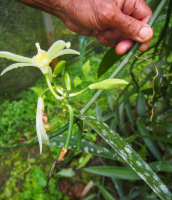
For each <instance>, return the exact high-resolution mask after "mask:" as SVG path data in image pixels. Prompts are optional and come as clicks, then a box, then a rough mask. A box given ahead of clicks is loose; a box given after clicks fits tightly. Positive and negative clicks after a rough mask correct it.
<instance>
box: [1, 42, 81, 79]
mask: <svg viewBox="0 0 172 200" xmlns="http://www.w3.org/2000/svg"><path fill="white" fill-rule="evenodd" d="M70 45H71V44H70V42H67V43H66V42H64V41H63V40H58V41H56V42H55V43H54V44H53V45H52V46H51V47H50V48H49V49H48V51H44V50H42V49H41V48H40V45H39V43H36V47H37V50H38V53H37V55H35V56H33V57H32V58H27V57H24V56H20V55H17V54H13V53H10V52H7V51H0V57H2V58H7V59H11V60H13V61H17V62H18V63H14V64H12V65H10V66H8V67H7V68H5V69H4V70H3V71H2V72H1V76H2V75H3V74H5V73H6V72H8V71H10V70H12V69H14V68H17V67H24V66H33V67H38V68H39V69H40V70H41V71H42V73H43V74H47V73H48V74H49V75H50V74H52V71H51V67H50V66H49V64H50V62H51V61H52V60H53V59H54V58H56V57H58V56H61V55H65V54H77V55H80V53H79V52H78V51H75V50H73V49H69V48H70ZM65 47H66V48H67V49H64V48H65ZM63 49H64V50H63Z"/></svg>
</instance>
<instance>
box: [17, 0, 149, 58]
mask: <svg viewBox="0 0 172 200" xmlns="http://www.w3.org/2000/svg"><path fill="white" fill-rule="evenodd" d="M18 1H20V2H22V3H25V4H27V5H30V6H32V7H35V8H38V9H40V10H43V11H45V12H48V13H50V14H52V15H55V16H57V17H58V18H60V19H61V20H62V21H63V22H64V23H65V25H66V27H67V28H68V29H70V30H71V31H74V32H76V33H78V34H80V35H84V36H95V37H96V38H97V40H98V41H99V43H101V44H103V45H106V46H110V47H114V46H116V45H117V46H116V49H115V51H116V53H117V54H119V55H121V54H124V53H125V52H126V51H127V50H129V49H130V48H131V47H132V46H133V44H134V42H135V41H137V42H140V43H142V44H141V45H140V47H139V51H142V52H143V51H146V50H147V48H148V46H149V43H150V40H151V38H152V36H153V31H152V29H151V27H149V26H148V25H147V22H148V21H149V19H150V18H151V16H152V11H151V10H150V8H149V7H148V5H147V4H146V3H145V1H144V0H86V1H81V0H65V1H64V0H43V1H42V0H18ZM135 8H137V9H136V10H135V11H134V12H133V13H132V14H131V16H128V14H129V13H130V12H132V11H133V10H134V9H135Z"/></svg>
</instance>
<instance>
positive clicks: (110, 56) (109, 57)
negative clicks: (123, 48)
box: [98, 48, 124, 79]
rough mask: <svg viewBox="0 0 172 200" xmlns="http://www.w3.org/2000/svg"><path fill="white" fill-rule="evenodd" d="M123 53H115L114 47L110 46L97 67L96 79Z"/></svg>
mask: <svg viewBox="0 0 172 200" xmlns="http://www.w3.org/2000/svg"><path fill="white" fill-rule="evenodd" d="M123 56H124V55H120V56H119V55H117V54H116V53H115V48H111V49H110V50H109V51H107V52H106V54H105V55H104V57H103V59H102V61H101V63H100V65H99V69H98V79H99V78H100V77H101V76H102V75H103V74H104V73H105V72H106V71H107V70H108V69H110V68H111V67H112V66H113V65H114V64H115V63H116V62H117V61H118V60H120V59H121V58H122V57H123Z"/></svg>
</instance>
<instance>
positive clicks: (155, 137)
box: [141, 136, 172, 143]
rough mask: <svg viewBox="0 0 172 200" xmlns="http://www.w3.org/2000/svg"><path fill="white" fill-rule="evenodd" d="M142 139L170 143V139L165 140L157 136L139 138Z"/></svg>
mask: <svg viewBox="0 0 172 200" xmlns="http://www.w3.org/2000/svg"><path fill="white" fill-rule="evenodd" d="M141 137H143V138H149V139H152V140H158V141H162V142H167V143H172V138H167V137H159V136H141Z"/></svg>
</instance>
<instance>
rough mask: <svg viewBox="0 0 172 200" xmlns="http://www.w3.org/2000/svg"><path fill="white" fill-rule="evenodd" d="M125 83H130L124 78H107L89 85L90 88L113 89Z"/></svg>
mask: <svg viewBox="0 0 172 200" xmlns="http://www.w3.org/2000/svg"><path fill="white" fill-rule="evenodd" d="M123 85H128V82H127V81H125V80H122V79H106V80H104V81H101V82H98V83H94V84H91V85H89V86H88V87H89V88H90V89H102V90H111V89H114V88H119V87H121V86H123Z"/></svg>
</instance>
